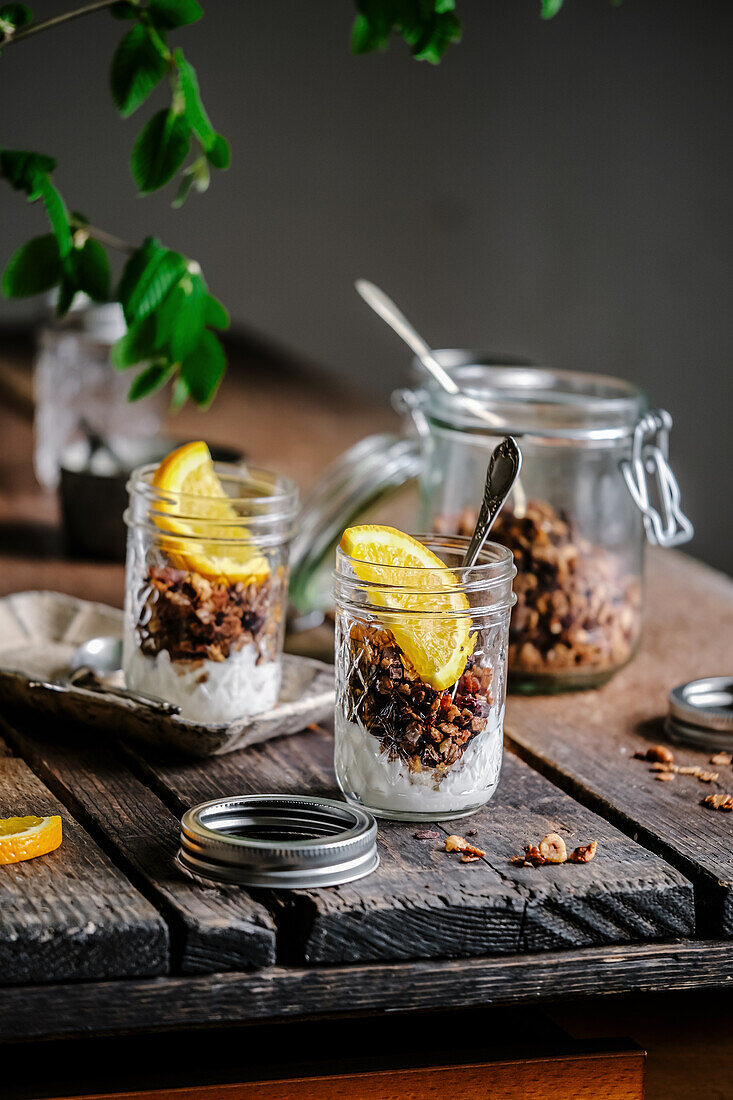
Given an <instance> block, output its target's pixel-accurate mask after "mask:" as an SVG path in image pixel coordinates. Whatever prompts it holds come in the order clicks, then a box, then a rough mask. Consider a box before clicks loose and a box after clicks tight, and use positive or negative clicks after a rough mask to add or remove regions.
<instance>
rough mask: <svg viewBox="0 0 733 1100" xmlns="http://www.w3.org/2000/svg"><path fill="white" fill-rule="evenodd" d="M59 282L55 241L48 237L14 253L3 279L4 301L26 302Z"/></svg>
mask: <svg viewBox="0 0 733 1100" xmlns="http://www.w3.org/2000/svg"><path fill="white" fill-rule="evenodd" d="M60 278H61V256H60V255H59V246H58V242H57V240H56V238H55V237H54V236H53V235H52V234H51V233H48V234H47V235H46V236H44V237H34V238H33V240H31V241H28V242H27V243H26V244H24V245H21V247H20V248H19V249H18V250H17V252H14V253H13V255H12V256H11V257H10V260H9V262H8V265H7V267H6V268H5V271H4V272H3V277H2V293H3V294H4V296H5V297H6V298H29V297H30V296H31V295H33V294H42V293H43V291H45V290H50V289H51V287H53V286H55V285H56V283H58V281H59V279H60Z"/></svg>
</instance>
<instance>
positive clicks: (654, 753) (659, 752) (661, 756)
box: [634, 745, 674, 764]
mask: <svg viewBox="0 0 733 1100" xmlns="http://www.w3.org/2000/svg"><path fill="white" fill-rule="evenodd" d="M634 756H635V758H636V759H637V760H649V761H652V762H653V763H656V764H671V763H672V761H673V760H674V753H673V752H672V750H671V749H668V748H667V746H666V745H650V746H649V748H648V749H647V750H646V752H635V753H634Z"/></svg>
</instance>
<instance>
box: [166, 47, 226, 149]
mask: <svg viewBox="0 0 733 1100" xmlns="http://www.w3.org/2000/svg"><path fill="white" fill-rule="evenodd" d="M173 57H174V59H175V62H176V65H177V66H178V76H179V79H180V81H181V91H182V92H183V100H184V103H185V105H186V118H187V120H188V124H189V126H190V127H191V129H192V130H193V132H194V134H196V137H197V138H198V139H199V141H200V142H201V145H202V147H203V148H204V149H206V150H207V151H208V150H209V149H211V147H212V145H213V144H214V142H215V141H216V139H217V137H218V135H217V132H216V130H215V129H214V127H213V126H212V125H211V122H210V121H209V116H208V115H207V113H206V110H205V108H204V105H203V103H202V102H201V93H200V92H199V82H198V79H197V77H196V70H195V69H194V67H193V65H189V63H188V61H186V58H185V57H184V56H183V50H181V49H177V50H176V51H175V52H174V54H173Z"/></svg>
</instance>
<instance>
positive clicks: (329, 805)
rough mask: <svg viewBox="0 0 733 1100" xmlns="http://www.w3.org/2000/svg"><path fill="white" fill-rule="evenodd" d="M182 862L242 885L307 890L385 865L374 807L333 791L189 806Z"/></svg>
mask: <svg viewBox="0 0 733 1100" xmlns="http://www.w3.org/2000/svg"><path fill="white" fill-rule="evenodd" d="M176 862H177V863H178V865H179V867H181V868H182V869H184V870H186V871H188V872H190V873H191V874H193V875H196V876H197V877H200V878H204V879H213V880H214V881H216V882H229V883H239V884H241V885H243V886H265V887H270V888H275V889H282V888H287V889H296V888H298V889H302V888H306V887H313V886H337V885H339V884H341V883H344V882H352V881H353V880H354V879H358V878H363V877H364V876H365V875H368V874H370V873H371V872H372V871H374V870H375V869H376V868H377V866H378V865H379V855H378V853H377V825H376V822H375V820H374V818H373V817H372V815H371V814H369V813H367V812H366V811H365V810H362V809H359V807H357V806H349V805H347V804H346V803H344V802H337V801H335V800H334V799H330V798H313V797H310V796H308V795H278V794H259V795H238V796H236V797H233V798H217V799H213V800H212V801H211V802H204V803H202V804H201V805H200V806H194V807H193V809H190V810H187V812H186V813H185V814H184V815H183V818H182V819H181V847H180V850H179V852H178V856H177V859H176Z"/></svg>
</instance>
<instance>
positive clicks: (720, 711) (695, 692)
mask: <svg viewBox="0 0 733 1100" xmlns="http://www.w3.org/2000/svg"><path fill="white" fill-rule="evenodd" d="M666 725H667V732H668V733H669V734H670V736H671V737H673V738H675V739H676V740H679V741H687V742H689V743H690V744H693V745H696V746H697V747H698V748H706V747H707V748H716V749H728V750H731V749H733V677H731V676H708V677H706V678H705V679H702V680H690V681H689V682H688V683H686V684H679V686H678V687H676V688H673V689H672V691H670V693H669V715H668V717H667V723H666Z"/></svg>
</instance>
